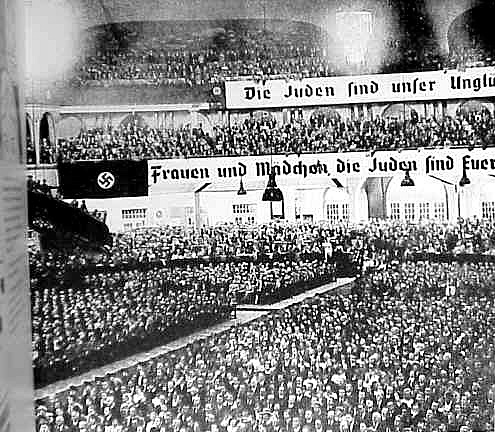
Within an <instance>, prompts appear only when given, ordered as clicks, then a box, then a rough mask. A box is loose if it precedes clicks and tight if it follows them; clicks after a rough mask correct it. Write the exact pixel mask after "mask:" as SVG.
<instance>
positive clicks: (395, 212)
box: [390, 202, 400, 220]
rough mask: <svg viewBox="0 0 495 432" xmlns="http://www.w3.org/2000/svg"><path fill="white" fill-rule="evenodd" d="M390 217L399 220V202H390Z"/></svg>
mask: <svg viewBox="0 0 495 432" xmlns="http://www.w3.org/2000/svg"><path fill="white" fill-rule="evenodd" d="M390 219H392V220H399V219H400V205H399V203H395V202H394V203H390Z"/></svg>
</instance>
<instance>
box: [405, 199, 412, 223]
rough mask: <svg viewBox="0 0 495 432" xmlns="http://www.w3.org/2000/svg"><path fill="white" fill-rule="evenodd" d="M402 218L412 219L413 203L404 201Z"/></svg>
mask: <svg viewBox="0 0 495 432" xmlns="http://www.w3.org/2000/svg"><path fill="white" fill-rule="evenodd" d="M404 219H405V220H406V221H413V220H414V203H405V204H404Z"/></svg>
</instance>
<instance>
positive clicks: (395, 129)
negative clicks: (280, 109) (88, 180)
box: [40, 111, 495, 163]
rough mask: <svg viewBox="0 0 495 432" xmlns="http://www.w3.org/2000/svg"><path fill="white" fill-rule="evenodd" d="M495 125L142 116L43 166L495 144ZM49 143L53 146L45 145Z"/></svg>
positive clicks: (57, 152)
mask: <svg viewBox="0 0 495 432" xmlns="http://www.w3.org/2000/svg"><path fill="white" fill-rule="evenodd" d="M494 142H495V123H494V120H493V118H492V115H491V113H489V112H488V111H480V112H472V113H463V114H459V115H457V116H454V117H450V116H446V117H443V118H439V119H436V118H424V117H422V118H419V117H418V116H417V115H416V114H415V113H414V112H412V113H411V116H410V117H406V118H405V119H404V117H399V118H398V117H396V116H391V117H374V118H373V119H361V118H360V119H341V118H340V117H339V116H338V115H334V114H332V112H331V111H322V112H319V113H317V114H315V115H313V116H312V117H311V118H310V119H309V120H305V119H304V118H303V117H302V115H301V116H300V117H297V118H292V119H291V121H290V122H287V123H280V122H277V120H276V119H274V118H273V117H271V116H262V117H260V118H255V117H251V118H248V119H245V120H243V121H240V122H239V123H235V124H231V125H230V126H222V125H216V126H214V127H213V128H212V130H211V131H209V132H208V131H205V130H204V128H203V127H202V125H199V126H198V127H191V126H189V125H186V126H181V127H178V128H155V127H151V126H142V125H139V124H138V120H137V119H135V120H134V121H133V122H132V121H131V122H128V123H126V124H124V125H120V126H111V125H108V126H106V127H104V128H95V129H87V130H82V131H81V132H80V133H79V135H77V136H73V137H70V138H66V139H60V140H59V142H58V144H57V145H55V143H52V144H51V145H50V146H49V148H50V151H49V152H47V151H45V152H44V153H43V155H41V156H43V157H42V158H41V159H40V162H41V163H55V162H56V161H57V160H59V161H60V160H62V161H78V160H119V159H134V160H136V159H137V160H142V159H162V158H167V159H168V158H192V157H211V156H255V155H269V154H282V155H289V154H298V155H300V154H302V153H323V152H346V151H376V150H401V149H408V148H421V147H469V148H474V147H475V146H477V147H483V148H486V147H487V146H492V145H493V143H494ZM46 145H47V146H48V144H46Z"/></svg>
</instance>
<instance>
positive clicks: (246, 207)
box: [232, 204, 256, 214]
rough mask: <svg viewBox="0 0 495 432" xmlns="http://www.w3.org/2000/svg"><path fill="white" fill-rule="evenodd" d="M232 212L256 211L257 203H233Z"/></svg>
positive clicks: (247, 212)
mask: <svg viewBox="0 0 495 432" xmlns="http://www.w3.org/2000/svg"><path fill="white" fill-rule="evenodd" d="M232 213H234V214H252V213H256V204H233V205H232Z"/></svg>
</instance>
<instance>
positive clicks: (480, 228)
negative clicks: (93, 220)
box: [30, 218, 495, 277]
mask: <svg viewBox="0 0 495 432" xmlns="http://www.w3.org/2000/svg"><path fill="white" fill-rule="evenodd" d="M337 252H339V253H343V254H347V255H349V256H350V257H351V258H350V259H351V261H353V262H359V260H360V259H362V258H363V259H364V258H366V259H371V260H375V259H381V258H380V257H385V258H386V259H389V258H390V257H395V258H401V257H402V256H404V255H411V254H413V253H435V254H453V255H459V254H463V253H465V254H482V255H494V254H495V222H494V221H490V220H482V219H477V218H472V219H465V220H464V219H461V220H459V221H458V222H457V223H446V222H445V223H442V222H432V221H423V222H421V223H411V222H405V221H396V220H389V221H370V222H367V223H366V224H361V225H356V226H354V225H352V224H347V223H340V224H324V223H323V224H307V223H306V224H305V223H300V224H291V223H269V224H261V225H256V226H249V225H248V226H244V225H235V224H223V225H218V226H215V227H203V228H201V229H200V230H199V231H196V230H194V229H192V228H184V227H172V226H163V227H154V228H141V229H137V230H133V231H129V232H125V233H121V234H115V235H114V240H113V246H112V248H111V249H110V251H109V252H108V253H106V254H103V253H100V254H92V255H88V254H85V253H83V252H82V251H79V250H74V252H73V253H72V254H69V253H63V254H62V253H60V252H56V251H50V250H49V251H43V252H42V251H40V249H39V248H32V249H31V250H30V268H31V274H32V275H35V276H36V277H44V275H47V274H55V275H57V277H62V276H63V274H64V273H65V272H68V271H69V272H70V271H73V272H76V273H81V272H84V271H85V269H93V270H94V269H98V268H100V269H105V268H116V267H118V268H121V267H122V266H124V268H129V266H134V267H141V268H142V266H143V265H152V264H160V265H173V263H181V262H186V263H209V262H216V261H219V262H221V261H223V262H230V261H233V260H239V261H254V262H256V261H264V262H267V261H268V262H269V261H281V260H284V259H289V260H300V259H303V260H304V259H306V260H311V259H319V258H321V259H324V258H325V256H329V255H330V256H331V255H333V254H334V253H337ZM360 255H361V257H362V258H358V256H360Z"/></svg>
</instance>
